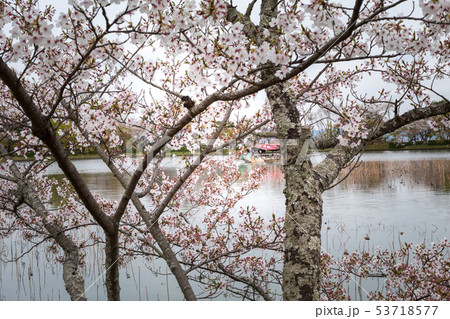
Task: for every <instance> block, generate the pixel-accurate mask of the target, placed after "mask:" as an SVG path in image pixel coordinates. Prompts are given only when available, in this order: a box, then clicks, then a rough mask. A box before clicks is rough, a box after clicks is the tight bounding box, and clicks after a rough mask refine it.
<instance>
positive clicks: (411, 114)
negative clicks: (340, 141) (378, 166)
mask: <svg viewBox="0 0 450 319" xmlns="http://www.w3.org/2000/svg"><path fill="white" fill-rule="evenodd" d="M449 112H450V102H443V103H437V104H431V105H430V106H428V107H424V108H417V109H413V110H410V111H408V112H405V113H403V114H402V115H399V116H397V117H394V118H393V119H390V120H388V121H386V122H384V123H382V124H380V125H379V126H378V127H377V128H376V129H375V130H374V131H373V132H371V133H370V134H369V135H368V137H367V138H366V139H364V140H363V141H362V142H361V144H360V145H359V146H357V147H350V146H343V145H337V146H336V147H335V148H334V149H333V150H332V151H331V152H330V153H329V154H328V155H327V157H326V158H325V160H323V161H322V162H321V163H320V164H318V165H317V166H315V167H314V169H313V170H314V172H315V174H316V175H317V177H318V179H319V181H320V184H321V188H322V189H326V188H327V187H328V186H329V185H331V183H332V182H333V181H334V180H335V179H336V177H337V175H338V173H339V172H340V170H341V169H342V168H343V167H344V166H345V165H346V164H347V163H348V162H349V161H350V160H351V159H352V158H353V157H354V156H355V155H357V154H358V153H360V152H361V151H362V150H363V149H364V147H365V146H366V145H367V143H368V142H370V141H372V140H374V139H376V138H378V137H381V136H383V135H385V134H387V133H390V132H393V131H395V130H397V129H399V128H401V127H402V126H405V125H407V124H409V123H412V122H415V121H417V120H421V119H425V118H429V117H432V116H437V115H443V114H447V113H449Z"/></svg>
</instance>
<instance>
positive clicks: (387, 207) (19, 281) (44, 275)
mask: <svg viewBox="0 0 450 319" xmlns="http://www.w3.org/2000/svg"><path fill="white" fill-rule="evenodd" d="M322 157H323V154H320V153H317V154H315V156H314V159H315V160H316V161H318V160H320V159H321V158H322ZM75 164H76V166H77V167H78V169H79V171H80V172H81V173H82V174H83V177H84V178H85V180H86V183H87V184H88V185H89V186H90V187H91V188H92V189H93V190H94V191H95V192H96V193H98V194H100V195H103V196H105V197H107V198H110V199H118V198H120V196H121V194H122V192H123V188H122V187H121V185H120V184H119V183H118V182H117V181H116V180H115V179H114V177H113V176H112V174H111V173H110V172H108V169H107V167H106V166H105V165H104V164H103V163H102V162H101V161H100V160H78V161H75ZM163 164H164V168H165V171H166V172H167V173H168V174H169V175H174V174H175V171H176V168H177V167H178V166H179V165H180V164H179V163H178V161H177V160H174V159H167V160H165V161H164V163H163ZM236 165H239V168H240V170H241V171H242V172H243V173H244V175H245V173H246V172H248V171H249V170H250V169H251V164H243V163H237V164H236ZM48 173H49V174H58V173H60V172H59V170H58V168H56V167H54V168H51V169H50V170H49V172H48ZM266 176H267V178H266V179H265V181H264V182H263V184H262V185H261V187H260V189H259V190H257V191H255V192H253V193H251V194H250V195H249V196H247V197H246V198H244V199H243V200H242V201H241V202H240V203H239V204H240V205H242V206H247V205H252V206H255V207H256V208H257V210H258V212H259V213H260V215H261V216H262V217H270V216H271V215H272V213H274V214H275V215H277V216H283V215H284V195H283V193H282V190H283V187H284V181H283V173H282V170H281V166H280V165H279V164H275V163H274V164H268V165H267V174H266ZM449 229H450V152H448V151H423V152H421V151H414V152H412V151H401V152H380V153H377V152H370V153H365V154H363V156H362V158H361V163H360V164H359V166H358V167H357V168H356V169H355V170H354V171H353V172H352V173H351V174H350V175H349V176H348V177H347V178H346V179H345V180H343V181H342V182H341V183H340V184H338V185H337V186H336V187H334V188H332V189H331V190H328V191H326V192H325V193H324V217H323V227H322V249H323V250H324V251H326V252H328V253H330V254H331V255H334V256H340V255H342V253H343V252H344V250H345V249H347V250H348V251H350V252H351V251H353V250H361V249H366V250H367V249H369V250H371V249H373V248H374V247H376V246H381V247H382V248H385V249H398V247H399V245H400V243H402V242H405V241H406V242H413V243H419V242H425V243H430V242H432V241H438V240H440V239H443V238H445V237H449ZM366 235H368V236H369V237H370V240H368V241H367V240H364V237H365V236H366ZM29 248H30V245H29V244H26V243H24V242H23V241H21V240H20V239H19V237H14V238H12V239H6V240H4V241H0V253H1V254H2V257H3V258H11V257H14V255H16V256H17V255H20V254H21V253H22V252H24V251H26V250H27V249H29ZM91 252H92V254H93V255H94V256H95V257H92V258H90V259H88V264H89V267H88V268H86V295H87V297H88V299H90V300H105V289H104V285H103V278H102V276H101V274H102V273H103V266H102V262H103V256H102V251H101V249H99V250H97V248H93V249H92V251H91ZM148 268H152V270H157V271H158V272H159V275H155V274H154V272H151V271H149V269H148ZM166 273H168V270H167V267H166V266H165V264H164V263H161V262H158V261H155V262H152V263H148V262H143V261H141V260H136V261H133V262H132V263H131V264H129V265H128V266H127V267H126V268H124V269H122V270H121V297H122V299H123V300H181V299H182V295H181V294H180V291H179V289H177V286H176V283H175V281H174V278H173V277H172V276H171V275H165V274H166ZM99 274H100V275H99ZM355 298H356V299H357V296H352V299H355ZM67 299H68V295H67V293H66V291H65V289H64V283H63V281H62V275H61V267H60V266H59V265H58V264H57V263H55V262H53V261H52V258H51V257H50V255H49V253H47V252H45V251H43V250H42V249H39V248H38V249H34V250H32V251H31V252H30V253H29V254H27V255H25V256H24V257H23V258H22V259H21V260H20V261H19V262H16V263H3V262H0V300H67Z"/></svg>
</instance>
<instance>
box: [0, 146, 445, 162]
mask: <svg viewBox="0 0 450 319" xmlns="http://www.w3.org/2000/svg"><path fill="white" fill-rule="evenodd" d="M330 150H331V148H328V149H321V150H315V151H319V152H329V151H330ZM225 151H226V152H224V153H222V154H221V155H228V152H229V151H228V150H225ZM384 151H394V152H396V151H450V145H449V144H447V145H426V144H425V145H404V146H399V147H390V146H389V144H376V145H368V146H366V148H365V149H364V152H384ZM173 155H175V156H192V155H193V154H192V153H190V152H186V151H171V154H167V155H166V157H171V156H173ZM132 156H136V154H132ZM69 158H70V159H99V158H100V156H99V155H97V154H92V153H91V154H77V155H69ZM13 160H15V161H30V160H34V158H33V157H28V158H24V157H13ZM0 162H2V159H1V158H0Z"/></svg>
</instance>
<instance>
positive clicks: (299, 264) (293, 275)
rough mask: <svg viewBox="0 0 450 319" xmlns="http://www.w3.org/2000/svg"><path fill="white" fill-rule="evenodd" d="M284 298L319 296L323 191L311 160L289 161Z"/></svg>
mask: <svg viewBox="0 0 450 319" xmlns="http://www.w3.org/2000/svg"><path fill="white" fill-rule="evenodd" d="M284 174H285V180H286V186H285V189H284V195H285V197H286V219H285V231H286V239H285V242H284V251H285V255H284V269H283V299H284V300H319V284H320V280H319V279H320V247H321V240H320V230H321V225H322V193H321V191H320V189H319V183H318V181H317V180H316V179H315V178H314V174H313V170H312V167H311V162H310V161H309V160H308V161H305V162H304V163H303V164H302V165H301V166H295V165H286V166H285V168H284Z"/></svg>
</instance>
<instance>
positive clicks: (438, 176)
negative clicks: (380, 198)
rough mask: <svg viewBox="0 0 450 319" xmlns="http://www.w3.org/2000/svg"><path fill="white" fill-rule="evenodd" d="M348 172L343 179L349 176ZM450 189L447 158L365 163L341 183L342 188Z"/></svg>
mask: <svg viewBox="0 0 450 319" xmlns="http://www.w3.org/2000/svg"><path fill="white" fill-rule="evenodd" d="M349 171H350V168H347V169H345V170H344V171H343V172H342V173H341V175H340V178H342V177H344V176H346V175H347V173H348V172H349ZM399 186H402V187H410V188H414V187H418V188H430V189H433V190H436V191H449V190H450V161H449V160H445V159H431V160H415V161H363V162H361V163H359V164H358V166H357V167H356V168H355V169H354V170H353V171H352V172H351V174H350V175H349V176H348V177H347V178H345V179H344V180H343V181H342V183H340V185H339V188H341V189H345V190H348V189H350V188H356V189H366V190H367V189H374V188H377V189H382V190H388V189H394V188H396V187H399Z"/></svg>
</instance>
